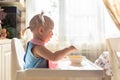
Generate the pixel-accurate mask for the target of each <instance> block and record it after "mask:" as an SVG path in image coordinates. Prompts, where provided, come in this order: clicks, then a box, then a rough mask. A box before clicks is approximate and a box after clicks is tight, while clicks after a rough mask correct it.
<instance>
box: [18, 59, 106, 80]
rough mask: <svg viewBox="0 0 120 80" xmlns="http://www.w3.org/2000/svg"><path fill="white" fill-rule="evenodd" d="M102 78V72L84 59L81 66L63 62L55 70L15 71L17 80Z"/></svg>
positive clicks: (89, 79)
mask: <svg viewBox="0 0 120 80" xmlns="http://www.w3.org/2000/svg"><path fill="white" fill-rule="evenodd" d="M21 73H22V74H21ZM104 77H105V72H104V70H103V69H102V68H100V67H99V66H97V65H96V64H94V63H92V62H91V61H89V60H88V59H86V58H85V59H84V60H82V62H81V65H77V66H73V65H70V64H69V61H67V60H63V61H61V63H60V65H59V67H58V68H55V69H41V68H40V69H29V70H18V71H17V80H103V78H104ZM21 78H23V79H21ZM40 78H41V79H40Z"/></svg>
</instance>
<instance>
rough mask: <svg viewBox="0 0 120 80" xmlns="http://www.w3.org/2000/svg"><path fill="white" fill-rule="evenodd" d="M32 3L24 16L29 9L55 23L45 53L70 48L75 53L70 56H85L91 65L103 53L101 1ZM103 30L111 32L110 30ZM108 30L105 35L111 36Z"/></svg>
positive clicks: (103, 24)
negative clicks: (47, 50) (75, 48)
mask: <svg viewBox="0 0 120 80" xmlns="http://www.w3.org/2000/svg"><path fill="white" fill-rule="evenodd" d="M28 1H29V0H28ZM30 1H31V0H30ZM33 1H34V0H33ZM35 1H36V2H34V3H35V4H34V5H33V3H31V4H32V5H33V6H32V5H30V4H29V5H28V7H29V6H31V8H29V9H28V14H29V15H30V14H31V12H29V11H30V10H31V9H32V11H33V12H34V14H37V13H40V12H41V10H43V11H44V12H45V14H47V15H48V16H50V17H51V18H52V19H53V20H54V22H55V29H54V36H53V37H52V39H51V41H50V42H49V43H48V44H47V47H48V48H49V49H51V50H52V51H56V50H58V49H61V48H64V47H66V46H68V45H71V44H72V45H75V46H76V47H77V48H78V50H79V51H78V52H77V53H72V54H82V55H85V56H86V57H87V58H88V59H90V60H91V61H95V60H96V58H98V56H99V55H100V54H101V53H102V52H103V51H104V50H106V47H105V34H106V28H105V26H107V25H106V23H105V22H106V21H105V13H104V6H103V2H102V1H101V0H35ZM37 1H38V2H37ZM31 2H32V1H31ZM39 2H41V3H39ZM29 19H30V18H29ZM28 22H29V20H28ZM108 23H110V22H108ZM107 27H110V29H111V27H112V26H111V25H109V26H107ZM111 30H113V29H111ZM111 30H108V31H109V32H111ZM113 32H116V31H113Z"/></svg>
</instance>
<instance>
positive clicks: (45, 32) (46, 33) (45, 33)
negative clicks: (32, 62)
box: [42, 26, 54, 42]
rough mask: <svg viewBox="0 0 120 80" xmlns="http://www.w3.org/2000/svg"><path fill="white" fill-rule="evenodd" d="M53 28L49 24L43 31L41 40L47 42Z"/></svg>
mask: <svg viewBox="0 0 120 80" xmlns="http://www.w3.org/2000/svg"><path fill="white" fill-rule="evenodd" d="M53 28H54V26H50V27H48V28H47V29H45V31H44V33H43V37H42V38H43V39H42V40H43V41H44V42H48V41H49V40H50V38H51V37H52V35H53Z"/></svg>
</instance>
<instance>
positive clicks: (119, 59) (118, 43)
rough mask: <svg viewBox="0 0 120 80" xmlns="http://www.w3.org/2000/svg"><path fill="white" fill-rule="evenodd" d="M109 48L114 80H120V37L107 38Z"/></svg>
mask: <svg viewBox="0 0 120 80" xmlns="http://www.w3.org/2000/svg"><path fill="white" fill-rule="evenodd" d="M106 43H107V48H108V51H109V54H110V64H111V67H112V74H113V77H112V78H113V79H112V80H120V76H119V75H120V56H118V54H120V37H114V38H107V39H106Z"/></svg>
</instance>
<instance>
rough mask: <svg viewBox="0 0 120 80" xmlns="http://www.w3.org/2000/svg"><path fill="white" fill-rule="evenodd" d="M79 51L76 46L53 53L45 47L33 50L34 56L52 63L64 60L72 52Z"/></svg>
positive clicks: (37, 47) (36, 47)
mask: <svg viewBox="0 0 120 80" xmlns="http://www.w3.org/2000/svg"><path fill="white" fill-rule="evenodd" d="M76 50H77V49H76V48H75V47H74V46H69V47H67V48H64V49H62V50H58V51H56V52H54V53H53V52H51V51H50V50H48V49H47V48H45V47H44V46H35V47H34V48H33V50H32V52H33V54H34V55H37V56H39V57H43V58H45V59H48V60H51V61H57V60H60V59H62V58H64V57H65V56H66V55H68V54H69V53H71V52H74V51H76Z"/></svg>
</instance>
